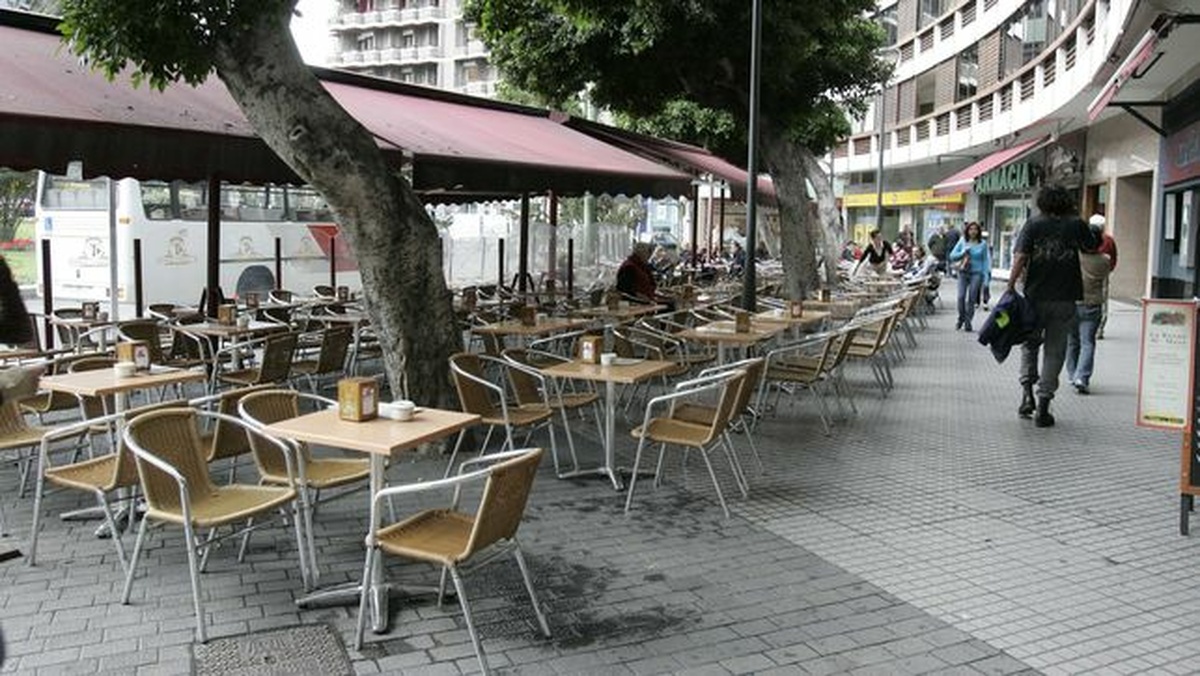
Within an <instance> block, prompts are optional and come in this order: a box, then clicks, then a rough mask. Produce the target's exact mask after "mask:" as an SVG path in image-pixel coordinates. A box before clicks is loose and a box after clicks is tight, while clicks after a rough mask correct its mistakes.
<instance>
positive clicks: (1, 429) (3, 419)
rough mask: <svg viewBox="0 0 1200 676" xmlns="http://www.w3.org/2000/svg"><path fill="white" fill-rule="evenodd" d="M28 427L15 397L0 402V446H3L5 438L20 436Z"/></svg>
mask: <svg viewBox="0 0 1200 676" xmlns="http://www.w3.org/2000/svg"><path fill="white" fill-rule="evenodd" d="M28 429H29V425H27V424H26V423H25V415H24V414H22V413H21V407H20V406H19V405H17V401H16V400H15V399H5V400H4V401H3V402H0V447H3V446H4V440H5V439H7V438H13V437H18V436H22V435H23V434H24V433H25V431H26V430H28Z"/></svg>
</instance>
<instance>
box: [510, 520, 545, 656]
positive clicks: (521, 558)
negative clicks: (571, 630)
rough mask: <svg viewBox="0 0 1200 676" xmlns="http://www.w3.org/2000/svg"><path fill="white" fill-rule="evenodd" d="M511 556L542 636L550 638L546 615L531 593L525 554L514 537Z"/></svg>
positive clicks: (531, 581) (530, 581)
mask: <svg viewBox="0 0 1200 676" xmlns="http://www.w3.org/2000/svg"><path fill="white" fill-rule="evenodd" d="M513 556H514V557H516V559H517V565H518V566H520V568H521V577H522V578H523V579H524V580H525V591H527V592H529V601H530V603H532V604H533V612H534V613H535V614H536V615H537V619H538V626H540V627H541V628H542V635H543V636H545V637H546V638H550V625H549V624H548V623H547V622H546V614H545V613H544V612H542V604H540V603H538V600H537V594H535V593H534V592H533V580H532V579H531V578H530V577H529V566H527V565H525V554H524V553H523V552H522V551H521V545H520V544H518V543H517V541H516V538H515V537H514V538H513Z"/></svg>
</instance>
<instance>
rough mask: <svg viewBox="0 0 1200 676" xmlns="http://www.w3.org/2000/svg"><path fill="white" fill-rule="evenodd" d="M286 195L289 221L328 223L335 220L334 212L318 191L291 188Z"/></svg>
mask: <svg viewBox="0 0 1200 676" xmlns="http://www.w3.org/2000/svg"><path fill="white" fill-rule="evenodd" d="M286 194H287V208H288V219H289V220H293V221H299V222H301V223H313V222H322V223H327V222H330V221H332V220H333V211H332V210H331V209H330V208H329V204H328V203H326V202H325V198H324V197H322V196H321V193H319V192H317V191H316V190H313V189H312V188H297V187H292V186H289V187H288V188H287V193H286Z"/></svg>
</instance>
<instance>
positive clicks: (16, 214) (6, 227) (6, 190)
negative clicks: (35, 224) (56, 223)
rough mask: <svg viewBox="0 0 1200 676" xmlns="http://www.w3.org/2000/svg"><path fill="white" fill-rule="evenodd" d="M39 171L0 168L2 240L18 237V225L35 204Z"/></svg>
mask: <svg viewBox="0 0 1200 676" xmlns="http://www.w3.org/2000/svg"><path fill="white" fill-rule="evenodd" d="M36 185H37V172H33V171H12V170H9V169H0V242H8V241H10V240H12V239H15V238H16V234H17V233H16V231H17V226H18V225H20V224H21V219H22V218H24V217H25V216H26V215H27V214H26V212H27V211H28V210H29V208H30V207H31V206H32V205H33V198H34V195H33V193H34V188H35V187H36Z"/></svg>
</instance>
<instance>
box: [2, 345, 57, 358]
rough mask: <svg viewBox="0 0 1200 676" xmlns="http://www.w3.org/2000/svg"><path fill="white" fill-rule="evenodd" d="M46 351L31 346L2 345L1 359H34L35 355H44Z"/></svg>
mask: <svg viewBox="0 0 1200 676" xmlns="http://www.w3.org/2000/svg"><path fill="white" fill-rule="evenodd" d="M45 355H46V353H45V352H42V351H41V350H35V349H33V348H31V347H4V346H0V361H8V360H10V359H16V360H18V361H19V360H21V359H33V358H35V357H44V356H45Z"/></svg>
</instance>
